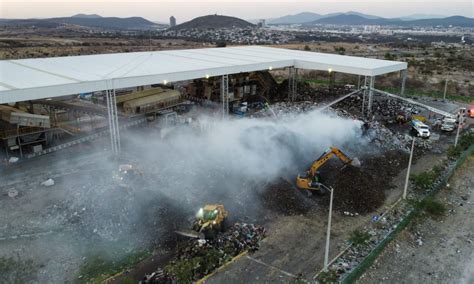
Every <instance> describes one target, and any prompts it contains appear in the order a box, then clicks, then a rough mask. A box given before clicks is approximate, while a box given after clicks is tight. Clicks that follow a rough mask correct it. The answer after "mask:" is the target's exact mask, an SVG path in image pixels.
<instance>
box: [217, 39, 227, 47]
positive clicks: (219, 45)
mask: <svg viewBox="0 0 474 284" xmlns="http://www.w3.org/2000/svg"><path fill="white" fill-rule="evenodd" d="M226 46H227V44H226V43H225V41H223V40H221V41H218V42H216V47H226Z"/></svg>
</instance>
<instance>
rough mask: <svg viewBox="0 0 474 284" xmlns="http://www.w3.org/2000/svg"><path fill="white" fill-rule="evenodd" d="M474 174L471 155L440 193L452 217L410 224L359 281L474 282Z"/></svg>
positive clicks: (438, 195)
mask: <svg viewBox="0 0 474 284" xmlns="http://www.w3.org/2000/svg"><path fill="white" fill-rule="evenodd" d="M473 173H474V157H472V156H471V157H470V158H469V159H468V160H467V161H466V162H465V164H464V165H463V166H462V167H461V168H460V169H459V170H458V171H457V172H456V173H455V175H454V176H453V177H452V178H451V180H450V186H449V187H446V188H445V189H443V190H442V191H441V192H440V193H438V194H437V196H436V199H437V200H439V201H441V202H443V203H444V204H446V206H447V208H448V211H447V213H446V215H445V216H443V217H441V218H439V219H432V218H428V219H426V220H419V221H416V222H415V223H413V224H412V225H410V226H409V227H408V228H407V229H406V230H404V231H403V232H401V233H400V234H399V235H398V236H397V237H396V238H395V240H394V241H393V242H391V243H390V245H389V246H388V247H387V248H386V249H385V250H384V252H383V253H382V254H381V256H380V257H379V258H378V259H377V260H376V262H375V263H374V264H373V265H372V266H371V267H370V268H369V269H368V271H367V272H366V273H365V274H364V275H363V276H362V277H361V279H359V280H358V283H473V282H474V269H473V268H474V245H473V241H474V233H473V230H472V228H474V221H473V219H472V216H473V214H474V206H473V204H474V194H473V191H472V190H473V188H474V174H473ZM419 240H421V241H419Z"/></svg>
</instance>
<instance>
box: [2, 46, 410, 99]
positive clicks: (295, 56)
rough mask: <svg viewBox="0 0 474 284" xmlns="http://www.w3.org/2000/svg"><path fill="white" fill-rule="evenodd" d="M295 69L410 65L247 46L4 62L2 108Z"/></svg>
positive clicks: (359, 70)
mask: <svg viewBox="0 0 474 284" xmlns="http://www.w3.org/2000/svg"><path fill="white" fill-rule="evenodd" d="M284 67H294V68H301V69H310V70H332V71H334V72H341V73H349V74H356V75H361V76H369V77H373V76H377V75H381V74H386V73H390V72H395V71H400V70H405V69H406V68H407V63H405V62H397V61H388V60H378V59H370V58H363V57H354V56H344V55H335V54H325V53H317V52H308V51H298V50H288V49H280V48H270V47H260V46H248V47H247V46H246V47H228V48H206V49H188V50H171V51H154V52H132V53H114V54H100V55H85V56H68V57H53V58H37V59H19V60H1V61H0V103H10V102H18V101H26V100H35V99H44V98H51V97H58V96H64V95H71V94H78V93H86V92H94V91H101V90H108V89H120V88H127V87H135V86H142V85H149V84H158V83H163V82H168V83H169V82H175V81H183V80H190V79H197V78H204V77H206V76H211V77H212V76H222V75H228V74H236V73H240V72H252V71H259V70H268V69H272V68H273V69H277V68H284Z"/></svg>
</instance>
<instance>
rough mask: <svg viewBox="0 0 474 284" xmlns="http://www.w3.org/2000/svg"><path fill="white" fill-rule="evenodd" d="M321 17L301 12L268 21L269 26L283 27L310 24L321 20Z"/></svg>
mask: <svg viewBox="0 0 474 284" xmlns="http://www.w3.org/2000/svg"><path fill="white" fill-rule="evenodd" d="M321 17H322V15H320V14H316V13H311V12H303V13H299V14H296V15H287V16H283V17H280V18H276V19H272V20H270V21H268V23H269V24H272V25H284V24H303V23H307V22H312V21H316V20H319V19H321Z"/></svg>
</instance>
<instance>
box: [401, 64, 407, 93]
mask: <svg viewBox="0 0 474 284" xmlns="http://www.w3.org/2000/svg"><path fill="white" fill-rule="evenodd" d="M401 75H402V86H401V88H400V96H403V95H404V94H405V83H406V80H407V70H406V69H405V70H402V74H401Z"/></svg>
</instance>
